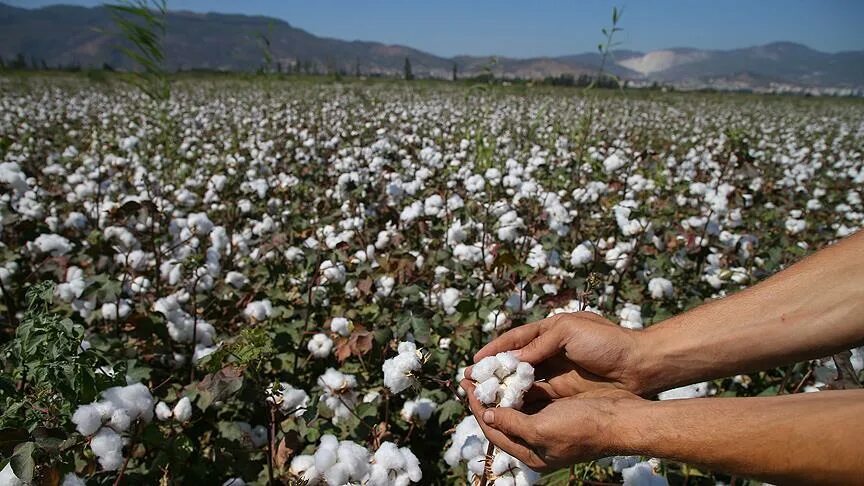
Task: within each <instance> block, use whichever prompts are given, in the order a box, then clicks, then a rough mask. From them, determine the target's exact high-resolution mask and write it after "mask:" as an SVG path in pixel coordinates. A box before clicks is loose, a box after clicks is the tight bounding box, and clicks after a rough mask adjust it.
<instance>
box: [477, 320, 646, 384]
mask: <svg viewBox="0 0 864 486" xmlns="http://www.w3.org/2000/svg"><path fill="white" fill-rule="evenodd" d="M640 337H641V336H640V332H639V331H632V330H629V329H625V328H623V327H621V326H618V325H616V324H614V323H612V322H610V321H609V320H607V319H604V318H603V317H601V316H598V315H597V314H594V313H591V312H576V313H572V314H558V315H555V316H552V317H548V318H546V319H543V320H540V321H537V322H534V323H531V324H526V325H524V326H520V327H517V328H516V329H512V330H510V331H508V332H506V333H504V334H502V335H501V336H499V337H498V338H496V339H494V340H493V341H492V342H490V343H489V344H487V345H486V346H484V347H483V348H482V349H480V351H478V352H477V354H475V355H474V362H475V363H476V362H478V361H480V360H481V359H483V358H485V357H486V356H492V355H495V354H497V353H500V352H503V351H513V352H514V353H515V354H516V356H517V357H518V358H519V360H520V361H527V362H529V363H531V364H532V365H533V366H534V368H535V379H536V380H538V383H536V384H535V388H536V389H538V390H539V391H541V392H542V394H543V395H544V396H545V397H548V398H549V399H552V400H555V399H559V398H565V397H570V396H574V395H576V394H578V393H583V392H586V391H590V390H597V389H603V388H608V389H621V390H626V391H629V392H632V393H635V394H637V395H643V396H644V395H646V393H647V387H646V386H645V384H644V383H643V381H644V380H643V379H642V377H641V370H642V368H641V366H642V365H643V361H644V360H643V356H642V354H643V349H642V348H643V346H642V345H641V339H640ZM465 377H466V378H470V377H471V368H470V367H469V368H468V369H467V370H466V371H465ZM536 391H537V390H535V391H534V393H531V394H529V395H528V396H527V397H526V400H527V401H531V400H532V398H533V395H534V394H536Z"/></svg>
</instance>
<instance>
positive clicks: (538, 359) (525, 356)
mask: <svg viewBox="0 0 864 486" xmlns="http://www.w3.org/2000/svg"><path fill="white" fill-rule="evenodd" d="M541 322H542V321H541ZM564 344H565V343H564V339H563V336H562V333H561V327H560V326H554V327H550V328H548V329H547V330H546V331H544V332H541V333H539V334H538V335H537V337H536V338H535V339H532V340H531V341H529V342H528V343H526V344H525V345H524V346H523V347H522V348H520V349H517V350H516V351H514V352H513V354H515V355H516V357H517V358H519V360H520V361H527V362H529V363H531V364H532V365H535V364H538V363H542V362H543V361H546V360H547V359H549V358H551V357H552V356H555V355H556V354H558V353H559V352H561V349H562V348H563V347H564Z"/></svg>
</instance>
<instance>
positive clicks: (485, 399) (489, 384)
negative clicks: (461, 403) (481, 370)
mask: <svg viewBox="0 0 864 486" xmlns="http://www.w3.org/2000/svg"><path fill="white" fill-rule="evenodd" d="M471 376H472V377H473V376H474V370H473V369H472V370H471ZM500 391H501V382H500V381H499V380H498V378H497V377H495V376H493V377H491V378H488V379H486V380H485V381H483V382H480V384H479V385H477V386H476V387H475V388H474V396H475V397H477V400H480V403H482V404H484V405H491V404H494V403H497V402H498V394H499V392H500Z"/></svg>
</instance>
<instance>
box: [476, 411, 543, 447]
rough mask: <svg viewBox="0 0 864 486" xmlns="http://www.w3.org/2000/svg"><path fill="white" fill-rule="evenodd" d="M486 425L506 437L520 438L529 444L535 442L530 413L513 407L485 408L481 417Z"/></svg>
mask: <svg viewBox="0 0 864 486" xmlns="http://www.w3.org/2000/svg"><path fill="white" fill-rule="evenodd" d="M481 418H482V419H483V422H485V423H486V425H489V426H491V427H492V428H494V429H496V430H499V431H501V432H503V433H504V434H505V435H507V436H508V437H511V438H514V439H520V440H521V441H523V442H525V443H527V444H529V445H531V444H533V443H534V442H535V440H534V439H535V434H534V431H535V430H536V429H535V426H534V424H533V422H532V420H531V416H530V415H525V414H524V413H522V412H520V411H518V410H516V409H515V408H505V407H498V408H487V409H486V410H484V411H483V416H482V417H481Z"/></svg>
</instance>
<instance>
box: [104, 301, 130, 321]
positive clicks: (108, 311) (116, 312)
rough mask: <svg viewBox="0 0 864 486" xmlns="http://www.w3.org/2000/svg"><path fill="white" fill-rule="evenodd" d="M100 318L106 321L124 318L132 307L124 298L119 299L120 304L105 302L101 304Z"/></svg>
mask: <svg viewBox="0 0 864 486" xmlns="http://www.w3.org/2000/svg"><path fill="white" fill-rule="evenodd" d="M101 312H102V318H103V319H105V320H106V321H114V320H118V319H125V318H126V317H127V316H128V315H129V313H130V312H132V308H131V307H130V306H129V304H128V303H127V302H126V301H125V300H121V301H120V305H117V303H116V302H106V303H104V304H102V309H101Z"/></svg>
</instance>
